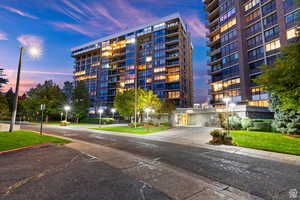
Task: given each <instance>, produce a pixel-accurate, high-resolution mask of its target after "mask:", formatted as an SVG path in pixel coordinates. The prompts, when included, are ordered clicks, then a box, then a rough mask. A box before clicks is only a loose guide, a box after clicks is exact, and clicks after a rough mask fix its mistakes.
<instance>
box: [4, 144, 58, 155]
mask: <svg viewBox="0 0 300 200" xmlns="http://www.w3.org/2000/svg"><path fill="white" fill-rule="evenodd" d="M53 144H54V143H52V142H48V143H45V144H37V145H31V146H26V147H21V148H17V149H11V150H8V151H1V152H0V156H1V155H6V154H10V153H16V152H19V151H23V150H28V149H37V148H41V147H47V146H50V145H53Z"/></svg>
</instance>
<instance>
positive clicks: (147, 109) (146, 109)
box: [144, 108, 151, 121]
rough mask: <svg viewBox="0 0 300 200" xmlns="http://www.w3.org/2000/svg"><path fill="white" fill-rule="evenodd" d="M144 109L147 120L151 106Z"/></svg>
mask: <svg viewBox="0 0 300 200" xmlns="http://www.w3.org/2000/svg"><path fill="white" fill-rule="evenodd" d="M144 111H145V112H146V115H147V121H148V118H149V113H150V112H151V108H145V110H144Z"/></svg>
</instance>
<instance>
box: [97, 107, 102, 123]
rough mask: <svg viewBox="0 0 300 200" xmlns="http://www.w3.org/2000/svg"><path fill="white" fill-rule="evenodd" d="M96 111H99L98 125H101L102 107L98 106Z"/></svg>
mask: <svg viewBox="0 0 300 200" xmlns="http://www.w3.org/2000/svg"><path fill="white" fill-rule="evenodd" d="M98 113H99V125H101V122H102V113H103V109H102V108H99V110H98Z"/></svg>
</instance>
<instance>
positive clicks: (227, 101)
mask: <svg viewBox="0 0 300 200" xmlns="http://www.w3.org/2000/svg"><path fill="white" fill-rule="evenodd" d="M223 101H224V102H225V104H226V118H227V134H228V135H229V110H228V109H229V108H228V104H229V101H230V98H229V97H225V98H224V99H223Z"/></svg>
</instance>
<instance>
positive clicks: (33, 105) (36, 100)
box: [24, 80, 66, 121]
mask: <svg viewBox="0 0 300 200" xmlns="http://www.w3.org/2000/svg"><path fill="white" fill-rule="evenodd" d="M24 101H25V102H24V104H25V105H24V107H25V108H26V110H27V111H28V112H32V113H37V112H39V111H40V106H41V104H45V105H46V110H45V115H46V121H48V117H49V116H52V117H58V114H59V113H60V111H61V110H62V107H63V105H64V104H65V102H66V100H65V97H64V94H63V93H62V91H61V89H60V88H59V86H58V85H57V84H55V83H54V82H53V81H52V80H48V81H45V82H44V83H43V84H38V85H37V86H36V88H31V89H30V90H29V91H28V92H27V99H26V100H24Z"/></svg>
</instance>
